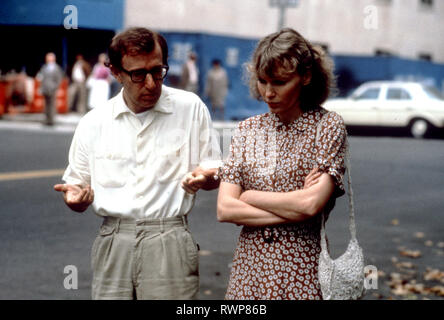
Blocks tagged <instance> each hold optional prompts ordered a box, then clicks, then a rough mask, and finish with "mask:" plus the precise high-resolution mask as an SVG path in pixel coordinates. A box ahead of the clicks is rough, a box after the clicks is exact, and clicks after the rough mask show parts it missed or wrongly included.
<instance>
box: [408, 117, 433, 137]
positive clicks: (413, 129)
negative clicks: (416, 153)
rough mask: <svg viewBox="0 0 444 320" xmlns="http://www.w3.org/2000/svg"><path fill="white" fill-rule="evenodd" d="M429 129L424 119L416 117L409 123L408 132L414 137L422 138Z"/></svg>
mask: <svg viewBox="0 0 444 320" xmlns="http://www.w3.org/2000/svg"><path fill="white" fill-rule="evenodd" d="M429 130H430V125H429V123H428V122H427V121H426V120H424V119H416V120H413V122H412V123H411V125H410V134H411V135H412V136H413V137H414V138H419V139H420V138H424V137H425V136H426V135H427V133H428V132H429Z"/></svg>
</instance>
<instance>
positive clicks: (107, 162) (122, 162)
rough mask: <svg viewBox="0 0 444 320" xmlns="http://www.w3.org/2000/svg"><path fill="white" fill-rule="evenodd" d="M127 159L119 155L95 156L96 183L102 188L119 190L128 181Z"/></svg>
mask: <svg viewBox="0 0 444 320" xmlns="http://www.w3.org/2000/svg"><path fill="white" fill-rule="evenodd" d="M128 172H129V159H128V158H125V157H123V156H121V155H112V154H104V155H97V156H96V159H95V174H96V181H97V183H98V184H100V185H101V186H102V187H104V188H121V187H123V186H124V185H125V184H126V183H127V181H128Z"/></svg>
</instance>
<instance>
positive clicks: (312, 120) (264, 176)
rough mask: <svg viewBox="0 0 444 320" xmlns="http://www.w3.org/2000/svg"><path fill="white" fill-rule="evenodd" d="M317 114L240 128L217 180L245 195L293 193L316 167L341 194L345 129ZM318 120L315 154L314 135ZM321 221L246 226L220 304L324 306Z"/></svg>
mask: <svg viewBox="0 0 444 320" xmlns="http://www.w3.org/2000/svg"><path fill="white" fill-rule="evenodd" d="M326 113H327V111H326V110H325V109H323V108H321V107H318V108H316V109H314V110H311V111H308V112H305V113H303V114H302V115H301V116H300V117H299V118H298V119H296V120H295V121H293V122H291V123H289V124H283V123H282V122H280V120H279V117H278V116H277V115H276V114H274V113H271V112H269V113H265V114H262V115H258V116H255V117H251V118H249V119H247V120H245V121H242V122H240V124H239V126H238V128H237V130H236V132H235V134H234V136H233V139H232V142H231V147H230V154H229V157H228V159H227V160H226V161H225V163H224V166H223V167H222V168H221V170H220V175H221V181H224V182H229V183H233V184H237V185H240V186H241V187H242V189H243V190H260V191H270V192H290V191H294V190H298V189H303V187H304V179H305V177H306V176H307V175H308V174H309V172H310V171H311V170H312V169H313V167H314V166H318V167H319V168H320V169H321V170H322V171H323V172H326V173H328V174H330V175H331V176H332V177H333V178H334V181H335V191H334V195H333V197H332V198H331V200H330V201H329V203H328V204H327V206H326V209H325V211H326V213H328V212H330V211H331V209H332V208H333V206H334V202H335V198H336V197H338V196H341V195H343V194H344V186H343V182H342V177H343V174H344V172H345V167H344V160H345V147H346V137H347V133H346V129H345V125H344V121H343V119H342V118H341V117H340V116H339V115H338V114H336V113H334V112H328V114H327V115H326V116H325V117H323V115H324V114H326ZM321 118H322V123H321V130H320V134H319V137H318V141H317V142H318V146H317V147H316V146H315V144H316V130H317V125H318V122H319V121H320V120H321ZM320 228H321V215H320V214H318V215H316V216H315V217H313V218H311V219H309V220H305V221H304V222H300V223H294V224H282V225H277V226H269V227H247V226H244V227H243V228H242V231H241V233H240V236H239V239H238V244H237V248H236V251H235V254H234V259H233V264H232V269H231V275H230V280H229V284H228V289H227V293H226V296H225V299H230V300H231V299H236V300H240V299H261V300H265V299H266V300H270V299H297V300H307V299H310V300H316V299H322V295H321V290H320V287H319V282H318V260H319V253H320V251H321V248H320Z"/></svg>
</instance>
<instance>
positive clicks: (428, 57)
mask: <svg viewBox="0 0 444 320" xmlns="http://www.w3.org/2000/svg"><path fill="white" fill-rule="evenodd" d="M418 58H419V59H420V60H424V61H432V60H433V58H432V55H431V54H429V53H420V54H418Z"/></svg>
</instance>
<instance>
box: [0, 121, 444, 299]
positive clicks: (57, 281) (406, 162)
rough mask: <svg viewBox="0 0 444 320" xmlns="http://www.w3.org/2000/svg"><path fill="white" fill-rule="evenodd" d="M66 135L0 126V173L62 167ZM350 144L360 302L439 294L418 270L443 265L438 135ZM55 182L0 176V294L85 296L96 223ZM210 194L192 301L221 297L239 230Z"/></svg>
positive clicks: (344, 238) (338, 247)
mask: <svg viewBox="0 0 444 320" xmlns="http://www.w3.org/2000/svg"><path fill="white" fill-rule="evenodd" d="M71 137H72V132H59V131H52V130H39V129H35V130H22V129H1V128H0V150H1V152H0V177H1V175H2V174H5V173H10V172H22V171H30V170H47V169H63V168H64V167H65V166H66V162H67V152H68V148H69V144H70V140H71ZM350 142H351V152H352V178H353V189H354V193H355V210H356V220H357V234H358V240H359V242H360V244H361V246H362V247H363V250H364V255H365V259H366V264H368V265H374V266H376V267H377V268H378V271H379V279H378V289H377V290H369V291H368V292H367V294H366V296H365V297H364V299H423V298H426V299H443V296H442V295H441V296H440V295H439V294H438V293H437V292H438V291H437V290H438V289H436V288H437V287H438V286H441V287H442V285H443V280H442V276H441V282H440V281H438V280H433V279H432V280H425V279H424V274H425V272H426V271H427V268H431V269H437V270H440V271H441V272H443V270H444V263H443V261H444V259H443V256H444V248H443V245H444V236H443V235H444V222H443V221H444V188H443V186H444V170H443V169H444V140H439V139H436V140H432V139H430V140H415V139H411V138H406V137H381V136H379V137H371V136H364V137H362V136H359V137H358V136H352V137H351V138H350ZM58 182H60V177H59V176H53V177H40V178H33V179H20V178H18V177H17V178H11V180H1V179H0V217H1V222H0V243H1V246H0V299H51V300H52V299H76V300H78V299H89V298H90V281H91V270H90V249H91V245H92V242H93V240H94V238H95V236H96V232H97V229H98V227H99V225H100V223H101V219H99V218H98V217H97V216H95V215H94V213H93V212H92V210H91V209H89V210H88V211H87V212H86V213H84V214H77V213H74V212H70V211H69V210H68V209H67V208H66V207H65V205H64V204H63V201H62V199H61V197H60V195H59V194H57V193H56V192H54V191H52V186H53V185H54V184H55V183H58ZM216 197H217V191H210V192H206V191H200V192H199V195H198V197H197V200H196V205H195V208H194V210H193V212H192V213H191V215H190V227H191V229H192V231H193V234H194V235H195V237H196V240H197V241H198V243H199V244H200V248H201V255H200V274H201V290H200V298H201V299H223V296H224V293H225V288H226V285H227V281H228V276H229V264H230V262H231V259H232V256H233V251H234V248H235V245H236V241H237V236H238V234H239V231H240V227H237V226H234V225H230V224H221V223H219V222H217V220H216V212H215V205H216ZM346 208H347V206H346V198H345V197H342V198H341V199H339V200H338V203H337V206H336V208H335V209H334V211H333V213H332V214H331V219H330V220H329V222H328V226H327V234H328V236H329V239H330V245H331V250H332V252H331V253H332V256H333V257H337V256H338V255H339V254H341V253H342V252H343V251H344V250H345V248H346V245H347V242H348V239H349V233H348V220H347V217H348V212H347V210H346ZM66 266H75V268H76V270H77V275H78V288H77V289H70V290H67V289H65V288H64V281H65V280H66V279H67V277H68V276H70V275H72V273H70V272H67V273H64V270H65V267H66ZM394 273H395V275H393V274H394ZM396 274H397V275H396ZM435 274H436V273H435ZM397 277H401V278H402V279H401V281H400V283H403V284H404V285H405V284H412V283H413V284H415V281H416V284H422V285H423V286H422V287H420V288H419V289H417V290H416V291H415V290H413V289H412V288H411V286H410V287H408V288H410V290H407V291H406V287H405V286H404V287H402V286H401V287H399V286H397V291H395V292H393V290H394V289H395V288H390V287H389V285H388V282H389V281H392V282H396V281H395V280H396V278H397ZM435 279H436V278H435ZM432 287H435V291H433V292H432V291H430V290H428V291H427V290H424V288H425V289H427V288H432ZM421 288H422V290H421ZM403 290H404V291H403ZM424 292H425V294H424Z"/></svg>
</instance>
